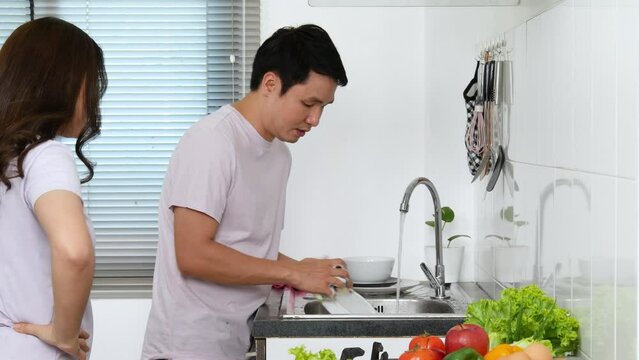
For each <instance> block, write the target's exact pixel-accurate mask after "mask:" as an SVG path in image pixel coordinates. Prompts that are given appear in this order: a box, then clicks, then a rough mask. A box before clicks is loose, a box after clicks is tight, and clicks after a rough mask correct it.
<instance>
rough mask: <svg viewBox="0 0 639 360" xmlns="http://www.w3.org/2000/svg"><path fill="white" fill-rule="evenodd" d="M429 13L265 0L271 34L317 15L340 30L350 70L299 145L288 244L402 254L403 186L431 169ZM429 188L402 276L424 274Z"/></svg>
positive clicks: (410, 228) (288, 247) (414, 215)
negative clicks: (427, 138) (427, 162)
mask: <svg viewBox="0 0 639 360" xmlns="http://www.w3.org/2000/svg"><path fill="white" fill-rule="evenodd" d="M423 22H424V14H423V10H421V9H418V10H417V11H416V10H415V9H410V8H313V7H309V6H308V5H307V2H305V1H297V0H288V1H282V0H263V1H262V35H263V37H268V36H270V34H271V33H273V32H274V31H275V30H276V29H278V28H280V27H282V26H286V25H301V24H304V23H316V24H318V25H320V26H322V27H323V28H325V29H326V30H327V31H328V32H329V34H330V35H331V37H332V39H333V41H334V43H335V44H336V46H337V48H338V50H339V51H340V54H341V56H342V61H343V62H344V65H345V68H346V72H347V75H348V77H349V83H348V85H347V86H346V87H344V88H339V89H338V90H337V93H336V97H335V103H334V104H333V105H330V106H328V107H327V108H326V110H325V112H324V115H323V117H322V120H321V123H320V126H319V127H318V128H316V129H315V130H313V131H312V132H311V133H310V134H309V136H307V137H304V139H302V140H301V141H300V142H299V143H298V144H294V145H291V146H290V149H291V152H292V153H293V168H292V172H291V177H290V181H289V186H288V194H287V197H288V201H287V207H286V222H285V229H284V233H283V238H282V248H281V249H282V252H284V253H286V254H288V255H290V256H293V257H295V258H303V257H320V256H323V255H328V256H330V257H345V256H351V255H392V256H396V253H397V246H398V232H399V230H398V229H399V225H398V224H399V204H400V202H401V200H402V195H403V193H404V190H405V188H406V186H407V185H408V183H409V182H410V181H411V180H412V179H413V178H415V177H418V176H423V175H427V174H425V171H424V162H423V158H424V151H425V150H424V149H425V144H424V132H425V129H424V108H423V106H422V103H423V99H424V82H423V78H424V68H423V64H424V47H423V46H422V44H423V43H424V39H423V37H424V35H423V25H422V24H423ZM416 194H417V193H416ZM424 194H425V192H423V190H420V194H419V195H416V196H415V198H413V199H412V201H411V211H410V214H409V219H408V225H407V227H406V236H405V245H404V246H405V249H407V251H406V252H405V253H404V259H405V260H404V264H409V263H410V264H413V265H414V266H402V268H403V269H402V270H403V271H402V275H406V276H410V277H413V278H414V277H416V276H420V270H419V267H418V260H419V259H421V257H420V255H421V250H419V251H415V249H421V248H422V247H423V245H424V239H423V238H424V230H425V229H424V225H423V220H424V212H423V209H424V207H425V201H424V200H425V198H424V197H423V195H424ZM429 206H432V205H429ZM421 276H422V277H423V275H421ZM420 278H421V277H420Z"/></svg>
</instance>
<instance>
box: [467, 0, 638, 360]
mask: <svg viewBox="0 0 639 360" xmlns="http://www.w3.org/2000/svg"><path fill="white" fill-rule="evenodd" d="M638 6H639V5H637V4H636V2H635V1H630V0H628V1H625V0H618V1H616V2H615V1H603V0H602V1H599V0H592V1H580V0H574V1H565V2H562V3H560V4H559V5H557V6H556V7H554V8H552V9H551V10H548V11H547V12H545V13H543V14H541V15H539V16H537V17H535V18H533V19H531V20H529V21H528V22H526V23H525V24H523V25H521V26H518V27H516V28H515V29H513V30H511V31H508V32H507V33H506V34H505V38H506V41H507V43H508V47H509V48H510V50H511V53H510V56H511V59H512V61H513V72H514V74H513V75H514V76H513V78H514V86H515V87H514V96H515V102H514V105H513V106H512V108H511V115H510V121H506V122H505V123H504V134H505V135H504V139H503V140H504V142H505V143H506V144H507V145H508V146H507V150H508V151H507V153H508V159H509V163H510V164H511V165H512V173H509V172H505V173H503V174H502V176H501V177H500V180H499V182H498V184H497V186H496V187H495V190H494V191H493V192H486V191H485V189H486V182H487V179H488V178H485V179H484V180H483V181H482V182H481V183H480V184H475V185H473V186H474V198H475V201H474V203H475V214H476V216H477V222H476V229H475V230H476V231H475V234H476V235H477V237H478V239H477V242H476V246H475V276H476V278H477V279H478V280H479V281H480V283H482V284H484V286H485V287H486V288H487V289H489V290H491V291H495V292H496V291H498V290H499V289H500V286H501V285H504V286H512V285H517V284H521V283H529V282H535V283H537V284H540V285H541V286H542V287H543V288H544V290H545V291H546V292H548V293H549V294H550V295H552V296H555V297H556V299H557V302H558V303H559V304H560V305H561V306H563V307H565V308H567V309H568V310H569V311H571V312H572V313H573V314H574V315H575V316H576V317H577V318H578V319H579V320H580V322H581V326H582V327H581V337H582V344H581V350H582V352H583V354H582V355H583V356H584V357H585V358H591V359H618V360H627V359H635V358H636V356H637V258H638V248H637V223H638V221H637V220H638V213H637V198H638V197H637V160H638V157H637V128H638V126H637V125H638V118H637V104H638V103H639V101H638V100H639V99H638V92H637V78H638V70H637V69H638V64H639V61H638V60H639V57H638V54H637V50H636V44H637V43H639V33H638V29H637V26H638V25H637V23H638V21H637V20H638Z"/></svg>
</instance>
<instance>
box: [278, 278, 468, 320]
mask: <svg viewBox="0 0 639 360" xmlns="http://www.w3.org/2000/svg"><path fill="white" fill-rule="evenodd" d="M431 293H432V294H433V295H434V291H433V289H431V288H430V287H428V286H424V285H423V284H422V285H418V286H416V287H414V288H412V289H410V290H409V291H407V292H406V293H403V294H402V296H401V297H400V301H406V302H412V301H429V302H430V301H432V302H433V303H436V302H440V303H441V302H442V301H441V300H432V299H431V297H430V295H431ZM449 294H450V295H451V298H450V299H448V300H445V301H443V303H445V304H446V305H447V306H450V308H452V312H448V310H449V309H445V310H447V311H444V312H414V313H401V306H400V313H399V314H398V313H383V314H380V313H378V314H318V313H307V312H306V311H305V307H306V305H307V304H309V303H312V302H318V300H317V299H315V298H313V297H308V296H301V294H295V296H293V298H291V296H292V293H291V291H290V290H288V289H287V290H285V291H284V292H283V296H282V298H281V302H280V309H279V316H280V318H282V319H309V320H310V319H316V320H322V319H334V320H337V319H349V320H351V319H368V320H371V319H380V320H382V319H423V320H427V319H433V320H435V319H463V318H464V317H465V314H466V307H467V306H468V303H469V302H471V301H473V300H475V299H473V298H472V297H470V296H469V295H468V294H466V293H465V292H464V290H463V288H462V287H461V286H458V285H457V284H452V285H451V287H450V290H449ZM394 299H395V297H394V296H392V297H390V296H387V297H367V300H369V302H371V305H373V307H375V306H376V305H375V304H379V303H380V302H381V303H387V305H392V303H393V302H394ZM425 305H428V304H425ZM436 305H441V304H436ZM316 307H317V306H316ZM426 307H428V306H426ZM436 307H437V306H436ZM314 311H315V312H317V309H315V310H314Z"/></svg>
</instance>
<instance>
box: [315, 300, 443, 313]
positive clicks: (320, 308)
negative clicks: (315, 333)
mask: <svg viewBox="0 0 639 360" xmlns="http://www.w3.org/2000/svg"><path fill="white" fill-rule="evenodd" d="M366 300H367V301H368V302H369V303H370V304H371V306H372V307H373V309H375V311H377V313H378V314H384V315H413V314H452V313H454V312H455V311H454V309H453V308H452V306H450V305H449V304H448V303H445V302H442V301H437V300H432V299H399V311H397V300H396V299H366ZM304 314H307V315H325V314H330V313H329V312H328V311H327V310H326V308H324V305H322V302H321V301H310V302H308V303H306V305H304Z"/></svg>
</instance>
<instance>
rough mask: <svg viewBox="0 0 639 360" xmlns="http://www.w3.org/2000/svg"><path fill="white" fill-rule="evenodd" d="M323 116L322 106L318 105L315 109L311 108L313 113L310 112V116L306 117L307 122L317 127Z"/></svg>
mask: <svg viewBox="0 0 639 360" xmlns="http://www.w3.org/2000/svg"><path fill="white" fill-rule="evenodd" d="M321 116H322V108H321V107H319V106H318V107H316V108H314V109H313V110H311V113H310V114H308V116H307V117H306V123H308V124H309V125H311V126H313V127H315V126H317V125H319V122H320V117H321Z"/></svg>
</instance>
